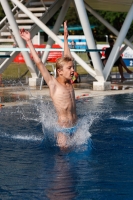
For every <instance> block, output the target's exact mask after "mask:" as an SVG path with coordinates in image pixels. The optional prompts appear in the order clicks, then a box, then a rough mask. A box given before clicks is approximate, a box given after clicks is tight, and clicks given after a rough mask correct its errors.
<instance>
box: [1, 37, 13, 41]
mask: <svg viewBox="0 0 133 200" xmlns="http://www.w3.org/2000/svg"><path fill="white" fill-rule="evenodd" d="M0 42H14V40H13V39H8V38H3V39H2V38H0Z"/></svg>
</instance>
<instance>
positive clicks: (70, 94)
mask: <svg viewBox="0 0 133 200" xmlns="http://www.w3.org/2000/svg"><path fill="white" fill-rule="evenodd" d="M20 35H21V37H22V38H23V39H24V40H25V41H26V42H27V44H28V46H29V48H30V51H31V54H32V56H33V59H34V62H35V63H36V65H37V67H38V69H39V70H40V72H41V74H42V76H43V78H44V80H45V81H46V83H47V85H48V86H49V89H50V96H51V98H52V100H53V104H54V106H55V109H56V112H57V115H58V125H59V127H60V128H59V130H58V136H57V143H58V145H59V146H60V147H66V146H67V137H69V136H68V135H67V134H66V133H67V131H66V130H67V129H68V130H70V129H71V127H72V129H73V126H74V125H75V124H76V121H77V115H76V105H75V94H74V89H73V86H72V84H71V83H70V81H71V79H72V77H73V75H74V68H73V58H72V56H71V53H70V49H69V47H68V41H67V38H68V31H67V22H64V57H62V58H59V59H58V60H57V62H56V72H57V78H56V79H55V78H54V77H53V76H51V75H50V74H49V72H48V70H47V68H46V67H45V65H44V64H43V63H42V61H41V59H40V58H39V57H38V55H37V53H36V51H35V49H34V47H33V44H32V42H31V38H30V33H29V32H28V31H25V30H24V29H22V30H20Z"/></svg>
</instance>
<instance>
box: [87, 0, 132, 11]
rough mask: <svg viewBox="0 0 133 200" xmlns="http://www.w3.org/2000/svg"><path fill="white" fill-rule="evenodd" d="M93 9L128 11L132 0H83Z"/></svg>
mask: <svg viewBox="0 0 133 200" xmlns="http://www.w3.org/2000/svg"><path fill="white" fill-rule="evenodd" d="M84 1H85V2H86V3H87V4H88V5H90V6H91V7H92V8H93V9H94V10H106V11H114V12H117V11H118V12H128V10H129V8H130V6H131V4H132V2H133V1H132V0H111V1H110V0H84Z"/></svg>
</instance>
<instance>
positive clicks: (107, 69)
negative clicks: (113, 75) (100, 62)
mask: <svg viewBox="0 0 133 200" xmlns="http://www.w3.org/2000/svg"><path fill="white" fill-rule="evenodd" d="M132 20H133V4H132V5H131V8H130V10H129V12H128V14H127V16H126V19H125V21H124V23H123V26H122V28H121V31H120V33H119V36H118V38H117V40H116V42H115V44H114V47H113V49H112V51H111V53H110V56H109V58H108V60H107V63H106V65H105V68H104V70H103V73H104V77H105V79H106V80H107V78H108V75H109V73H110V71H111V69H112V66H113V64H114V62H115V60H116V57H117V55H118V52H119V51H120V47H121V44H122V42H123V40H124V38H125V36H126V34H127V31H128V29H129V27H130V24H131V22H132Z"/></svg>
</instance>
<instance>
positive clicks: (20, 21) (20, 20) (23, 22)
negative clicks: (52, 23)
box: [16, 19, 35, 24]
mask: <svg viewBox="0 0 133 200" xmlns="http://www.w3.org/2000/svg"><path fill="white" fill-rule="evenodd" d="M16 22H17V23H18V24H33V23H35V22H34V21H33V20H31V19H23V20H22V19H17V20H16Z"/></svg>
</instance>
